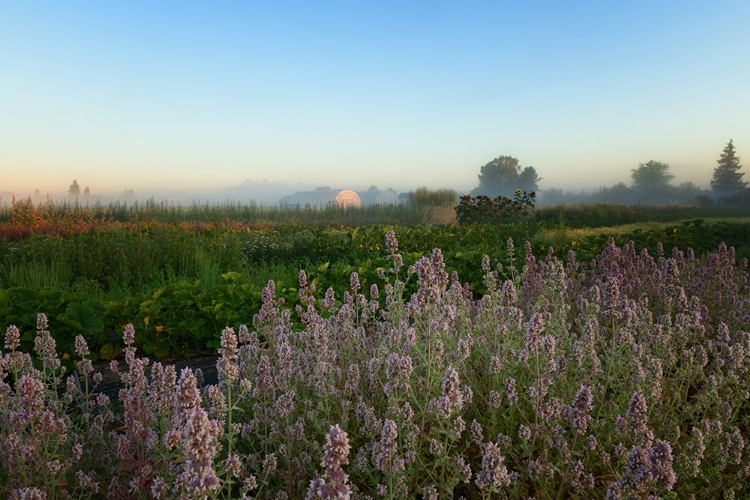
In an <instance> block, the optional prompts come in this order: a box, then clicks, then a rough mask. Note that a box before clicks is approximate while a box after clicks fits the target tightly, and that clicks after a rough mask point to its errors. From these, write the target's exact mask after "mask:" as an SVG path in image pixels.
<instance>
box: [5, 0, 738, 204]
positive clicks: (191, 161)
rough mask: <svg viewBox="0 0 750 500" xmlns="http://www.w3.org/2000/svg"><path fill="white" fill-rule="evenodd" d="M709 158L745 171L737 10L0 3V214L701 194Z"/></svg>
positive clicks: (621, 5) (695, 5)
mask: <svg viewBox="0 0 750 500" xmlns="http://www.w3.org/2000/svg"><path fill="white" fill-rule="evenodd" d="M730 138H732V139H733V140H734V144H735V146H736V147H737V153H738V154H739V156H740V158H741V161H742V163H743V165H744V168H743V171H745V172H748V171H750V2H748V1H746V0H735V1H730V0H713V1H707V0H704V1H691V0H685V1H677V0H675V1H660V0H649V1H628V2H606V1H579V2H572V1H571V2H561V1H526V2H521V1H514V2H503V1H495V2H471V1H467V2H442V1H439V0H432V1H425V2H411V1H403V0H402V1H378V2H364V1H341V2H327V1H314V2H301V1H298V2H284V1H279V2H275V1H274V2H270V1H269V2H266V1H264V2H230V1H216V2H208V1H206V2H166V1H148V2H145V1H122V2H109V1H95V2H94V1H91V2H83V1H74V0H71V1H69V2H59V1H56V2H52V1H50V2H40V1H34V0H24V1H12V0H0V192H2V191H16V192H21V193H29V192H31V191H33V190H34V189H40V190H42V191H43V192H64V191H65V190H66V189H67V186H68V185H69V184H70V182H71V181H72V179H74V178H75V179H77V180H78V181H79V183H80V184H81V185H82V186H90V187H91V190H92V193H96V192H102V191H110V190H111V191H120V192H121V191H122V190H123V189H135V190H136V191H141V192H142V191H144V190H148V189H151V188H156V187H158V188H166V187H172V188H175V189H188V188H189V189H198V188H220V187H228V186H236V185H238V184H240V183H242V182H243V181H244V180H246V179H258V180H259V179H269V180H273V181H282V182H301V183H306V184H310V185H331V186H333V187H342V188H343V187H356V186H361V185H367V186H369V185H370V184H375V185H378V186H379V187H381V188H388V187H396V188H407V189H408V188H412V187H417V186H422V185H425V186H428V187H432V188H439V187H453V188H456V189H458V190H459V191H468V190H470V189H472V188H473V187H476V185H477V174H478V173H479V168H480V167H481V166H482V165H483V164H485V163H486V162H488V161H490V160H491V159H493V158H495V157H497V156H500V155H510V156H515V157H517V158H518V159H519V160H520V162H521V164H522V165H523V166H528V165H532V166H534V167H535V168H536V169H537V171H538V173H539V175H540V176H541V177H543V181H542V183H541V185H542V187H562V188H568V189H578V188H595V187H597V186H601V185H611V184H614V183H615V182H618V181H625V182H628V183H629V182H630V169H631V168H635V167H637V166H638V163H641V162H646V161H649V160H651V159H654V160H660V161H664V162H667V163H669V164H670V165H671V167H672V173H673V174H674V175H675V177H676V179H675V181H676V182H684V181H692V182H695V183H696V184H698V185H702V186H707V185H708V184H709V182H710V179H711V175H712V172H713V168H714V167H715V166H716V160H717V159H718V157H719V154H720V153H721V150H722V149H723V147H724V146H725V145H726V143H727V142H728V141H729V139H730ZM745 179H747V180H750V174H748V175H746V177H745Z"/></svg>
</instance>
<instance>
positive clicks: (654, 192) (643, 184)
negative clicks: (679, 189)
mask: <svg viewBox="0 0 750 500" xmlns="http://www.w3.org/2000/svg"><path fill="white" fill-rule="evenodd" d="M630 176H631V178H632V179H633V189H634V190H635V191H636V192H637V193H638V194H639V195H640V196H641V201H642V202H646V203H657V202H664V201H668V199H669V196H670V192H671V185H670V181H671V180H672V179H674V175H672V174H670V173H669V164H668V163H663V162H660V161H654V160H651V161H649V162H648V163H640V164H639V165H638V168H634V169H633V170H631V171H630Z"/></svg>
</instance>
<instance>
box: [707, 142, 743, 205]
mask: <svg viewBox="0 0 750 500" xmlns="http://www.w3.org/2000/svg"><path fill="white" fill-rule="evenodd" d="M717 163H718V164H719V166H718V167H716V168H715V169H714V177H713V179H711V189H712V190H714V191H717V192H720V193H734V192H737V191H741V190H743V189H745V187H746V186H747V182H742V180H741V179H742V176H743V175H745V174H744V173H741V172H739V169H741V168H742V165H740V158H739V156H737V155H735V153H734V144H732V139H729V143H728V144H727V145H726V147H725V148H724V151H723V152H722V153H721V157H720V158H719V160H718V162H717Z"/></svg>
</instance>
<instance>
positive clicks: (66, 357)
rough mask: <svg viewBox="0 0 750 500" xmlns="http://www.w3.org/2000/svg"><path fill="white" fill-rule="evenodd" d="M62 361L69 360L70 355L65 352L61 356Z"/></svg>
mask: <svg viewBox="0 0 750 500" xmlns="http://www.w3.org/2000/svg"><path fill="white" fill-rule="evenodd" d="M62 359H70V354H68V353H67V352H66V353H65V354H63V355H62Z"/></svg>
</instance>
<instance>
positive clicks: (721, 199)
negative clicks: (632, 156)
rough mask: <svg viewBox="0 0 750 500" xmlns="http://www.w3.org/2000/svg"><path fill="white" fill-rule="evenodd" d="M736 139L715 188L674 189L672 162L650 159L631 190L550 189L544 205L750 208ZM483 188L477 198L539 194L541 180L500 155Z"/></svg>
mask: <svg viewBox="0 0 750 500" xmlns="http://www.w3.org/2000/svg"><path fill="white" fill-rule="evenodd" d="M739 160H740V159H739V157H738V156H737V154H736V152H735V148H734V144H733V142H732V140H730V141H729V143H728V144H727V145H726V147H725V148H724V150H723V152H722V153H721V156H720V158H719V160H718V162H717V163H718V165H717V166H716V167H715V168H714V171H713V178H712V180H711V189H701V188H700V187H698V186H696V185H695V184H694V183H692V182H684V183H681V184H679V185H675V184H673V180H674V175H673V174H672V173H671V171H670V166H669V164H668V163H664V162H661V161H656V160H650V161H648V162H646V163H641V164H639V165H638V168H634V169H632V170H631V171H630V179H631V183H630V185H627V184H625V183H624V182H618V183H617V184H615V185H613V186H602V187H600V188H599V189H597V190H595V191H593V192H581V193H572V192H565V191H563V190H562V189H559V188H554V187H553V188H549V189H545V190H544V191H543V192H542V193H541V196H540V197H539V198H540V203H543V204H549V205H551V204H559V203H581V202H600V203H616V204H622V205H637V204H641V205H649V204H674V203H695V204H702V205H711V204H714V203H717V202H718V203H724V204H747V203H750V189H748V187H747V182H744V181H743V180H742V177H743V176H744V175H745V174H744V173H743V172H740V169H741V168H742V165H741V164H740V161H739ZM478 178H479V186H478V187H477V188H476V189H474V190H473V191H472V192H471V194H472V195H473V196H487V197H490V198H492V197H497V196H512V195H513V193H515V192H516V191H517V190H520V191H526V192H529V193H533V192H536V191H538V189H539V188H538V183H539V181H540V180H541V178H540V177H539V176H538V174H537V172H536V169H534V167H531V166H529V167H525V168H522V167H521V165H520V163H519V161H518V159H517V158H513V157H511V156H499V157H497V158H495V159H494V160H492V161H490V162H489V163H487V164H485V165H483V166H482V167H481V168H480V171H479V176H478Z"/></svg>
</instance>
